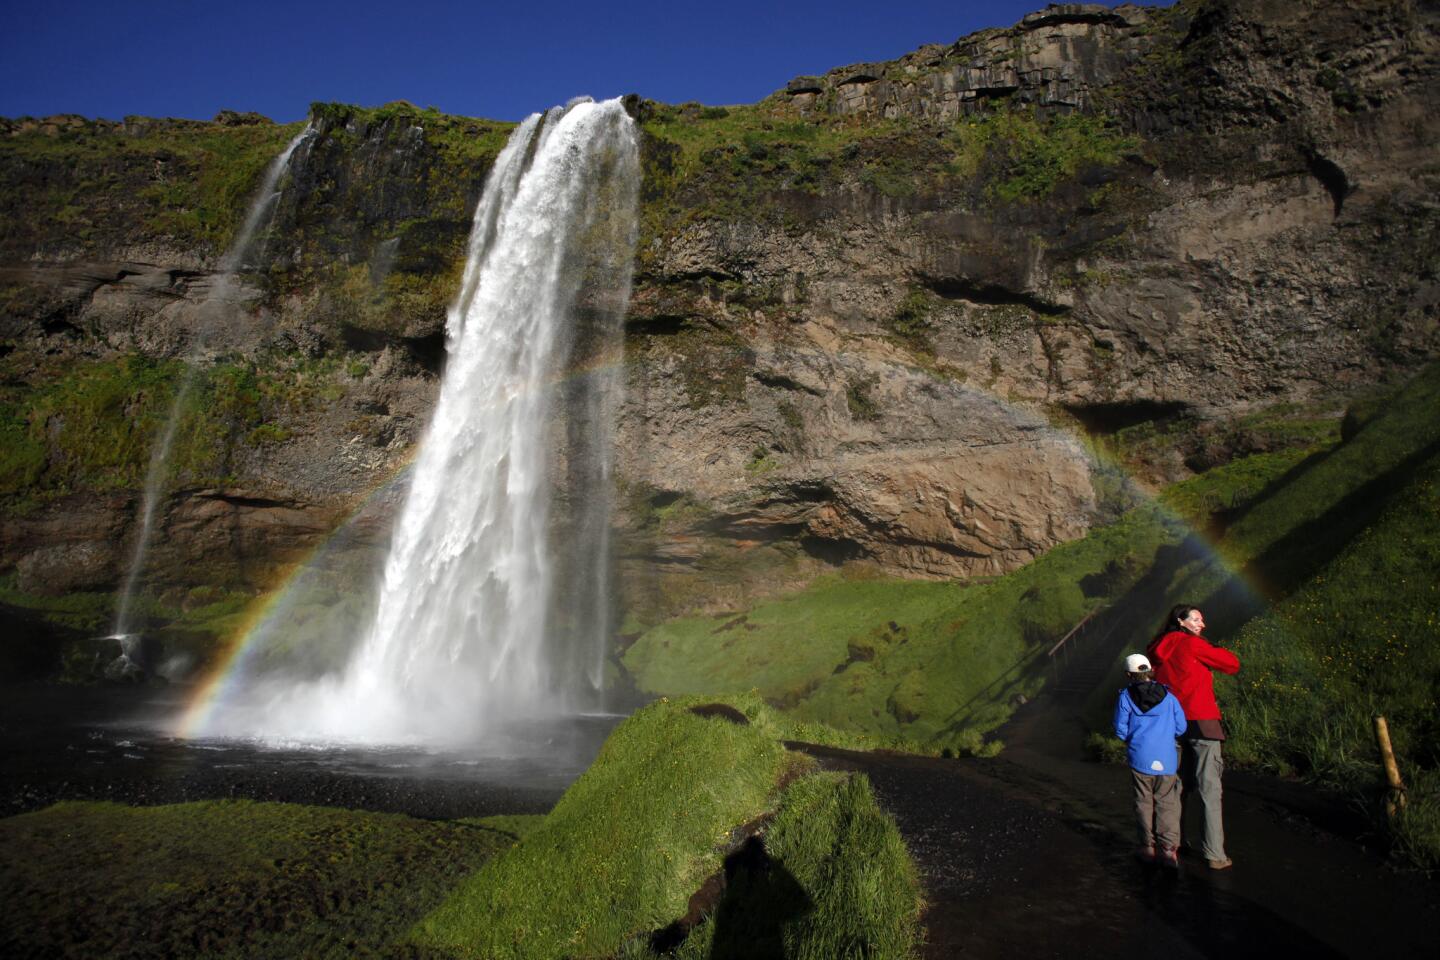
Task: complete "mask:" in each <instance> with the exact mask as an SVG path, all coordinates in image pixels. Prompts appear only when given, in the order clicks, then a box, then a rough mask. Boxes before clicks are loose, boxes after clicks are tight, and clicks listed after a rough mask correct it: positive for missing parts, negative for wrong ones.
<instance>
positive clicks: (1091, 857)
mask: <svg viewBox="0 0 1440 960" xmlns="http://www.w3.org/2000/svg"><path fill="white" fill-rule="evenodd" d="M1041 709H1042V710H1043V706H1042V707H1041ZM1036 715H1040V716H1041V717H1042V718H1041V719H1040V720H1038V721H1037V720H1032V719H1028V718H1027V719H1026V720H1025V721H1024V722H1025V723H1027V724H1029V725H1030V727H1029V728H1028V729H1021V728H1016V729H1013V730H1012V731H1011V732H1012V734H1014V735H1017V737H1018V739H1019V741H1020V742H1019V743H1017V745H1016V746H1015V747H1014V748H1012V749H1008V750H1007V751H1006V753H1005V754H1004V755H1003V756H1002V758H999V759H995V760H940V759H930V758H924V757H911V756H898V755H887V754H864V753H852V752H848V751H839V750H831V749H827V748H821V747H808V746H807V747H805V748H804V749H806V750H807V751H808V752H810V753H811V754H813V755H815V756H817V757H818V758H820V759H821V761H822V762H823V763H824V764H825V765H827V766H830V767H834V768H839V769H854V770H861V771H863V772H864V773H865V774H866V775H867V776H868V777H869V778H870V780H871V783H872V784H873V786H874V788H875V792H876V795H877V797H878V798H879V800H880V802H881V804H882V806H884V807H885V808H886V809H887V810H889V811H890V812H891V814H892V815H893V816H894V817H895V819H896V822H897V824H898V825H899V827H900V831H901V834H902V835H903V836H904V838H905V842H906V844H907V845H908V846H909V848H910V851H911V853H912V854H913V855H914V857H915V860H916V863H917V866H918V867H919V870H920V873H921V879H922V881H923V883H924V885H925V892H926V898H927V902H928V906H927V909H926V914H925V918H924V920H925V929H926V938H927V942H926V945H925V953H924V955H925V956H926V957H927V958H948V957H984V958H1010V957H1013V956H1015V955H1017V954H1019V955H1023V956H1025V957H1027V958H1037V957H1055V958H1085V957H1097V958H1100V957H1103V958H1106V960H1114V958H1116V957H1167V958H1171V957H1174V958H1187V957H1207V958H1222V957H1223V958H1235V957H1258V956H1265V957H1272V958H1273V957H1283V956H1290V955H1299V956H1304V957H1306V958H1307V960H1319V958H1328V957H1371V956H1386V957H1426V958H1433V957H1435V956H1437V950H1440V948H1437V943H1440V884H1437V883H1436V882H1434V881H1430V880H1426V879H1424V878H1423V877H1421V876H1419V875H1417V874H1415V873H1412V872H1405V871H1400V870H1397V869H1395V868H1394V867H1393V866H1392V865H1390V864H1388V863H1386V862H1384V861H1383V860H1381V859H1380V858H1379V857H1377V856H1376V855H1375V854H1373V853H1371V852H1370V851H1368V850H1366V849H1364V848H1363V847H1362V846H1361V845H1360V844H1359V843H1357V842H1355V841H1354V840H1350V839H1346V838H1344V837H1343V836H1340V835H1337V834H1335V833H1332V832H1330V831H1329V830H1327V829H1325V828H1324V827H1322V826H1319V825H1317V819H1320V820H1323V819H1325V818H1324V816H1323V814H1325V813H1326V812H1327V808H1326V807H1325V805H1323V804H1318V805H1317V804H1315V803H1314V801H1313V795H1312V794H1311V793H1310V792H1309V791H1304V790H1300V791H1290V790H1288V789H1287V788H1286V785H1284V784H1279V783H1277V782H1266V781H1264V780H1263V779H1261V778H1247V777H1244V776H1237V775H1235V774H1230V775H1227V778H1226V784H1227V791H1228V792H1227V796H1226V820H1227V828H1228V830H1229V846H1230V853H1231V856H1232V857H1233V858H1234V859H1235V861H1236V866H1235V867H1234V868H1233V869H1231V870H1228V871H1218V872H1217V871H1211V870H1209V869H1208V868H1207V867H1206V865H1205V864H1204V862H1203V861H1197V860H1186V861H1185V862H1183V864H1182V869H1181V870H1180V872H1179V873H1178V875H1177V874H1174V873H1170V872H1168V871H1165V870H1162V869H1160V868H1157V867H1153V866H1146V865H1144V864H1141V863H1140V862H1139V861H1137V860H1135V859H1134V858H1133V857H1132V856H1131V851H1132V849H1133V846H1132V839H1131V833H1130V830H1131V826H1130V816H1131V814H1130V807H1129V799H1130V794H1129V790H1130V788H1129V781H1128V778H1127V777H1126V776H1125V772H1124V769H1123V768H1121V767H1117V766H1109V765H1102V764H1097V763H1092V762H1089V761H1086V760H1083V759H1081V758H1080V757H1081V754H1080V752H1079V748H1080V733H1081V732H1082V731H1080V730H1079V728H1078V725H1077V726H1075V728H1074V729H1073V730H1071V729H1069V728H1068V727H1067V726H1066V725H1067V724H1069V723H1070V722H1069V721H1067V720H1065V719H1064V718H1063V716H1056V715H1049V716H1045V715H1042V714H1038V713H1037V714H1032V716H1036ZM1057 725H1058V726H1057ZM1062 728H1063V732H1062ZM1031 738H1033V740H1032V739H1031ZM1035 740H1038V741H1039V742H1040V743H1041V744H1043V745H1044V747H1045V748H1046V749H1036V748H1035V747H1034V746H1033V745H1030V744H1032V743H1033V741H1035ZM1307 804H1308V805H1309V806H1310V807H1311V809H1305V806H1306V805H1307ZM1317 815H1318V816H1317Z"/></svg>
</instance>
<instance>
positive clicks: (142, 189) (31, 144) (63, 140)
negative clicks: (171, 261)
mask: <svg viewBox="0 0 1440 960" xmlns="http://www.w3.org/2000/svg"><path fill="white" fill-rule="evenodd" d="M13 126H14V127H15V129H12V130H11V132H10V135H9V136H5V137H0V177H3V179H4V180H5V182H6V183H9V184H12V185H18V186H19V187H21V188H22V189H10V190H6V191H5V195H4V197H3V198H0V249H3V250H8V251H11V252H15V253H23V254H24V255H26V256H28V255H29V254H30V253H32V252H34V251H36V250H41V249H66V250H68V249H74V248H75V247H77V246H82V247H83V246H88V245H97V246H103V245H109V244H115V243H123V242H131V241H137V240H145V239H162V240H168V241H170V242H174V243H176V244H178V245H193V246H198V247H200V248H201V249H203V250H208V251H209V252H210V253H211V254H218V253H220V252H221V251H223V250H224V249H225V248H226V247H227V246H228V245H229V243H230V241H231V239H232V237H233V236H234V233H235V230H236V229H237V228H238V226H239V224H240V221H241V220H242V219H243V217H244V215H245V209H246V207H247V205H248V203H249V201H250V197H251V196H252V194H253V193H254V191H255V189H256V188H257V187H258V185H259V182H260V178H261V177H262V176H263V174H264V171H265V168H266V167H267V166H268V165H269V163H270V162H271V161H272V160H273V159H274V158H275V157H276V156H277V155H279V153H280V151H281V150H282V149H283V148H284V146H285V144H286V142H287V141H288V140H290V139H291V138H292V137H294V136H295V134H296V133H298V132H299V131H300V129H301V127H302V124H299V123H292V124H274V123H269V122H260V123H246V124H235V125H231V124H222V123H204V122H199V121H189V120H147V119H144V118H130V119H128V120H127V121H126V123H125V124H123V125H122V124H115V123H109V122H106V121H84V120H80V119H79V118H62V120H61V122H60V123H58V124H48V123H42V122H37V121H19V122H16V123H15V124H13ZM42 171H43V178H41V179H38V180H37V179H35V177H36V176H37V175H38V174H39V173H40V172H42Z"/></svg>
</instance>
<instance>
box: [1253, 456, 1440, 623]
mask: <svg viewBox="0 0 1440 960" xmlns="http://www.w3.org/2000/svg"><path fill="white" fill-rule="evenodd" d="M1437 454H1440V440H1437V441H1435V442H1432V443H1430V444H1427V445H1426V446H1424V447H1422V448H1421V449H1419V450H1417V451H1415V452H1414V453H1412V454H1410V456H1408V457H1406V458H1405V459H1404V460H1402V461H1400V463H1398V464H1396V465H1395V467H1394V468H1393V469H1391V470H1388V471H1386V472H1385V473H1382V474H1380V475H1379V476H1377V477H1375V478H1374V479H1372V480H1369V481H1367V482H1366V483H1364V484H1363V485H1361V486H1359V487H1356V488H1355V489H1354V490H1352V491H1351V492H1350V493H1348V494H1346V495H1345V496H1344V497H1342V498H1341V499H1340V500H1339V501H1337V502H1336V503H1335V505H1334V506H1332V507H1331V508H1330V509H1329V510H1326V511H1325V512H1324V513H1323V514H1321V515H1320V516H1318V517H1316V518H1314V519H1313V520H1309V521H1306V522H1305V523H1302V524H1300V525H1299V526H1297V527H1296V528H1295V529H1294V530H1291V531H1290V532H1289V533H1287V534H1286V535H1285V536H1283V537H1281V538H1280V539H1279V540H1276V541H1275V542H1274V543H1272V544H1271V545H1270V546H1269V547H1267V548H1266V549H1265V550H1264V551H1263V552H1262V553H1260V554H1259V555H1258V556H1256V557H1255V558H1254V559H1253V560H1252V561H1251V562H1250V563H1249V564H1248V565H1247V566H1246V568H1245V575H1246V577H1247V579H1251V580H1252V581H1253V582H1256V583H1259V584H1261V585H1263V587H1264V589H1265V591H1266V593H1268V594H1270V595H1271V596H1276V595H1279V596H1285V595H1288V594H1290V593H1291V592H1293V591H1294V590H1295V588H1296V587H1298V586H1299V585H1300V584H1302V583H1304V582H1305V581H1306V580H1309V579H1310V578H1311V577H1313V576H1314V575H1315V574H1316V573H1318V572H1319V571H1320V569H1321V568H1322V567H1323V566H1325V564H1327V563H1329V562H1330V561H1331V560H1332V559H1334V557H1335V556H1336V555H1338V554H1339V553H1340V551H1341V550H1343V549H1345V547H1346V545H1348V544H1349V543H1350V541H1351V540H1353V539H1354V538H1355V537H1356V536H1357V535H1358V534H1359V533H1360V532H1361V531H1362V530H1364V529H1365V528H1366V527H1368V526H1370V525H1371V524H1373V523H1374V522H1375V521H1376V519H1377V518H1378V517H1379V516H1380V513H1381V512H1382V511H1383V510H1384V509H1385V508H1386V506H1388V505H1389V503H1390V500H1391V498H1392V497H1394V496H1395V495H1396V494H1397V493H1399V492H1400V491H1401V490H1403V489H1405V488H1406V487H1407V486H1409V485H1410V483H1411V482H1412V481H1413V480H1414V479H1415V477H1416V475H1417V473H1418V471H1419V470H1420V468H1421V467H1422V466H1423V465H1424V464H1425V463H1426V462H1427V461H1429V460H1430V459H1431V458H1433V457H1435V456H1436V455H1437ZM1302 466H1303V464H1302Z"/></svg>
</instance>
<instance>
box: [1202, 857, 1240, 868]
mask: <svg viewBox="0 0 1440 960" xmlns="http://www.w3.org/2000/svg"><path fill="white" fill-rule="evenodd" d="M1205 862H1206V863H1208V864H1210V869H1211V870H1229V869H1230V868H1231V867H1232V866H1234V863H1233V862H1232V861H1231V859H1230V858H1229V857H1226V858H1225V859H1224V860H1206V861H1205Z"/></svg>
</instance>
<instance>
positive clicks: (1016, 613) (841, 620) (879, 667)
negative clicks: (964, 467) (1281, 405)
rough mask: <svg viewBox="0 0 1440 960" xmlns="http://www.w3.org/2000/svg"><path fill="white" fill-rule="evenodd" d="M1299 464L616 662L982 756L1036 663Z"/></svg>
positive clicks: (1193, 487)
mask: <svg viewBox="0 0 1440 960" xmlns="http://www.w3.org/2000/svg"><path fill="white" fill-rule="evenodd" d="M1303 456H1305V451H1303V450H1301V451H1287V452H1284V453H1276V454H1266V455H1262V456H1260V457H1256V458H1251V459H1250V461H1247V462H1245V463H1243V464H1236V465H1235V466H1233V467H1231V468H1222V469H1220V470H1217V471H1212V472H1211V473H1210V474H1206V475H1205V476H1203V477H1197V478H1195V479H1194V480H1192V481H1189V482H1187V483H1186V484H1185V485H1182V487H1180V488H1178V489H1177V490H1176V491H1175V492H1174V493H1173V494H1171V495H1170V496H1167V498H1165V500H1164V501H1162V502H1158V503H1149V504H1146V505H1143V506H1141V507H1139V508H1137V509H1135V510H1133V511H1131V512H1130V513H1128V514H1127V515H1126V516H1124V517H1122V518H1121V519H1120V520H1119V521H1118V522H1117V523H1115V524H1112V525H1109V526H1107V527H1104V528H1101V529H1098V530H1096V531H1094V532H1092V533H1091V534H1090V535H1089V536H1087V537H1085V538H1084V539H1082V540H1077V541H1074V542H1072V543H1068V544H1064V545H1062V546H1059V547H1056V548H1055V549H1054V550H1052V551H1050V552H1049V553H1047V554H1046V555H1045V556H1043V557H1041V558H1039V559H1037V560H1036V561H1034V562H1033V563H1031V564H1029V565H1028V566H1026V567H1024V568H1023V569H1021V570H1018V571H1016V572H1015V573H1012V574H1010V575H1008V576H1006V577H1002V578H999V579H997V580H994V581H991V582H988V583H971V584H968V585H966V584H955V583H931V582H924V583H922V582H913V581H903V580H897V579H891V578H872V579H854V578H847V577H845V576H843V575H842V576H836V577H832V578H828V579H822V580H821V581H818V582H817V583H815V584H813V585H811V586H810V587H808V588H807V589H805V590H802V591H799V592H797V593H795V594H792V595H789V596H787V597H783V598H780V599H777V600H773V601H769V602H766V603H762V604H759V605H757V606H756V607H754V608H752V609H750V610H748V611H746V612H745V613H744V614H740V615H736V614H731V615H727V616H718V617H692V618H686V619H683V620H676V621H670V622H668V623H665V624H661V625H660V626H657V627H655V628H652V629H651V630H649V631H647V632H646V633H645V634H643V635H642V636H641V637H640V638H639V639H638V640H637V641H636V642H635V643H634V644H633V645H632V646H631V647H630V649H629V650H627V651H626V654H625V657H624V661H623V662H624V665H625V667H626V668H627V669H628V670H629V671H630V672H631V674H632V675H633V676H634V677H635V679H636V682H637V684H638V685H639V686H640V688H641V689H642V690H645V691H648V692H651V693H655V694H671V693H679V692H686V693H701V692H703V693H721V692H725V691H733V690H737V689H746V688H751V687H753V688H755V689H756V690H757V691H758V692H759V693H760V694H761V695H763V696H765V697H767V698H769V699H771V700H772V701H773V702H776V703H778V704H780V705H782V707H783V708H784V709H785V711H786V715H787V716H788V717H789V718H790V719H791V720H793V721H797V722H805V723H808V724H810V727H809V728H808V730H807V731H806V734H807V735H811V736H816V737H817V738H824V737H825V734H824V732H823V729H822V727H823V726H829V727H832V728H835V729H837V730H840V731H845V732H848V733H850V734H853V735H856V736H858V737H860V738H861V740H860V742H868V743H870V744H872V745H873V744H901V745H906V746H909V747H911V748H919V749H924V750H929V751H935V752H939V751H944V750H951V751H954V752H960V753H973V752H977V751H983V750H985V749H986V747H985V746H984V745H983V744H982V735H983V734H984V733H985V732H987V731H989V730H992V729H994V728H995V727H996V726H998V725H1000V724H1001V723H1003V722H1004V721H1005V720H1006V719H1007V718H1008V717H1009V715H1010V713H1011V711H1012V710H1013V701H1014V699H1015V698H1016V697H1017V695H1024V696H1027V697H1028V696H1033V695H1034V694H1035V693H1036V691H1037V690H1038V689H1039V688H1040V686H1041V685H1042V684H1043V683H1044V681H1045V677H1046V663H1045V662H1043V661H1044V660H1045V658H1044V656H1043V655H1044V653H1045V651H1046V650H1047V649H1048V648H1049V647H1050V646H1051V645H1052V644H1054V642H1055V641H1056V640H1057V639H1058V638H1059V637H1061V636H1062V635H1064V633H1065V632H1066V631H1067V630H1069V629H1070V627H1072V626H1073V625H1074V624H1076V623H1077V622H1078V621H1080V620H1081V619H1082V618H1083V617H1084V616H1086V614H1088V613H1089V612H1090V611H1092V610H1095V609H1096V608H1098V607H1101V606H1104V605H1106V604H1109V603H1112V602H1115V601H1117V600H1119V599H1120V598H1121V597H1123V596H1125V594H1126V593H1127V592H1128V591H1129V590H1131V589H1132V588H1133V587H1134V586H1135V584H1136V583H1137V582H1139V581H1140V579H1141V578H1142V577H1144V576H1146V575H1147V574H1148V573H1149V572H1150V569H1151V566H1152V565H1153V564H1154V563H1155V558H1156V557H1157V555H1158V554H1159V552H1160V551H1161V549H1162V548H1165V547H1170V546H1174V545H1176V544H1178V543H1180V542H1181V541H1182V540H1184V539H1185V538H1186V537H1187V536H1189V534H1190V533H1191V526H1190V523H1189V522H1187V519H1186V518H1187V517H1188V519H1189V521H1190V522H1199V517H1200V515H1202V514H1203V515H1208V514H1206V505H1212V504H1215V503H1220V502H1223V503H1225V504H1227V505H1228V504H1231V503H1235V502H1242V501H1243V500H1245V499H1246V498H1248V497H1251V496H1254V495H1255V494H1256V493H1257V492H1258V491H1260V490H1261V489H1263V488H1264V487H1265V486H1266V485H1267V484H1269V483H1271V482H1272V481H1273V480H1274V479H1275V478H1276V477H1277V476H1279V475H1281V474H1283V473H1285V472H1286V471H1288V470H1290V469H1291V468H1293V467H1294V465H1295V464H1296V463H1297V462H1298V461H1299V460H1300V459H1301V458H1302V457H1303ZM1172 501H1173V503H1174V504H1175V508H1174V509H1172V508H1171V507H1170V506H1169V504H1170V503H1171V502H1172ZM832 736H833V735H832Z"/></svg>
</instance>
